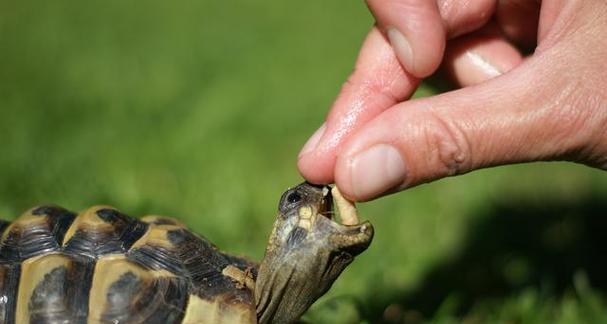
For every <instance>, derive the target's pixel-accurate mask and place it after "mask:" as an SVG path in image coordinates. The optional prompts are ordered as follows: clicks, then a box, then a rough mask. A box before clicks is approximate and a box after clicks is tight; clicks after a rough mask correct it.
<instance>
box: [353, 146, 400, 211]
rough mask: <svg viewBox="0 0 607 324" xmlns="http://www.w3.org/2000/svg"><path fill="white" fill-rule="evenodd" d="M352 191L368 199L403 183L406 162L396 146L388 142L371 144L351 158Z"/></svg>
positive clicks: (357, 196)
mask: <svg viewBox="0 0 607 324" xmlns="http://www.w3.org/2000/svg"><path fill="white" fill-rule="evenodd" d="M349 167H350V176H351V179H352V180H351V181H352V192H353V193H354V195H355V196H356V198H360V199H368V198H372V197H375V196H377V195H379V194H381V193H383V192H385V191H386V190H388V189H391V188H393V187H394V186H396V185H398V184H400V183H402V182H403V181H404V178H405V175H406V169H405V163H404V162H403V159H402V157H401V155H400V153H399V152H398V150H397V149H396V148H394V147H393V146H391V145H388V144H377V145H374V146H371V147H370V148H368V149H366V150H365V151H362V152H360V153H358V154H357V155H355V156H354V157H353V158H352V159H351V160H350V165H349Z"/></svg>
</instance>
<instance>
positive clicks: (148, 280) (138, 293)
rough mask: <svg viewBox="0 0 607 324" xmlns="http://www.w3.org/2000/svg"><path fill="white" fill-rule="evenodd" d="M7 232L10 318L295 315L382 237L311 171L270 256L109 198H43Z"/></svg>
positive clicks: (2, 315) (225, 319)
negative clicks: (55, 202) (83, 203)
mask: <svg viewBox="0 0 607 324" xmlns="http://www.w3.org/2000/svg"><path fill="white" fill-rule="evenodd" d="M334 202H335V204H336V208H335V209H336V211H337V212H339V214H340V219H341V223H339V222H338V221H337V220H336V217H335V212H333V211H332V210H333V203H334ZM0 232H1V233H2V236H1V241H0V323H19V324H20V323H148V324H152V323H162V324H166V323H188V324H194V323H292V322H295V321H297V320H298V319H299V318H300V317H301V315H302V314H303V313H304V312H305V311H306V310H307V309H308V308H309V307H310V306H311V305H312V303H313V302H314V301H316V300H317V299H318V298H319V297H320V296H322V295H323V294H324V293H325V292H326V291H327V290H328V289H329V288H330V287H331V285H332V284H333V282H334V281H335V280H336V278H337V277H338V276H339V274H340V273H341V272H342V271H343V270H344V269H345V267H346V266H347V265H348V264H350V263H351V262H352V261H353V259H354V257H355V256H357V255H358V254H360V253H361V252H362V251H364V250H365V249H366V248H367V247H368V246H369V244H370V242H371V240H372V238H373V227H372V225H371V224H370V223H369V222H364V223H362V224H359V222H358V219H357V216H356V210H355V209H354V206H353V205H352V204H351V203H350V202H348V201H347V200H345V199H344V198H343V197H342V196H341V195H340V194H339V191H338V190H337V189H336V188H335V187H333V189H331V188H330V187H328V186H320V185H313V184H310V183H306V182H304V183H302V184H300V185H298V186H296V187H294V188H291V189H288V190H287V191H285V192H284V193H283V195H282V197H281V199H280V202H279V206H278V216H277V218H276V221H275V223H274V226H273V229H272V232H271V234H270V237H269V240H268V245H267V248H266V252H265V255H264V258H263V260H262V262H261V263H260V264H257V263H255V262H253V261H251V260H249V259H247V258H245V257H237V256H233V255H231V254H229V253H225V252H222V251H220V250H219V249H218V248H217V247H216V246H215V245H213V244H212V243H211V242H209V241H208V240H207V239H205V238H204V237H203V236H199V235H197V234H195V233H193V232H191V231H189V230H188V229H187V228H186V227H184V226H183V225H182V224H181V223H179V222H178V221H176V220H174V219H171V218H167V217H162V216H146V217H143V218H141V219H135V218H131V217H129V216H126V215H125V214H123V213H121V212H120V211H118V210H116V209H114V208H112V207H109V206H95V207H91V208H89V209H87V210H85V211H84V212H81V213H80V214H79V215H76V214H74V213H72V212H70V211H68V210H66V209H63V208H61V207H58V206H52V205H49V206H40V207H35V208H32V209H30V210H29V211H27V212H25V213H24V214H23V215H22V216H20V217H19V218H17V219H16V220H14V221H13V222H12V223H8V222H4V221H2V222H0Z"/></svg>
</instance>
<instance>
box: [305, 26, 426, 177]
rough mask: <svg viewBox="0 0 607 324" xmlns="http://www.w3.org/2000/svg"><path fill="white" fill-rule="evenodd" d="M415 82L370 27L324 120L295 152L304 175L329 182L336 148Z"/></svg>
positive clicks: (406, 93)
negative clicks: (356, 57)
mask: <svg viewBox="0 0 607 324" xmlns="http://www.w3.org/2000/svg"><path fill="white" fill-rule="evenodd" d="M418 84H419V79H418V78H416V77H414V76H412V75H411V74H409V73H407V72H406V71H405V70H404V69H403V68H402V66H401V65H400V63H399V62H398V59H397V58H396V56H395V54H394V51H393V49H392V47H391V46H390V44H389V42H388V41H387V40H386V38H385V37H384V36H383V35H382V34H381V32H380V31H379V30H378V29H377V28H375V27H374V28H373V29H372V30H371V32H370V33H369V34H368V35H367V38H366V39H365V42H364V43H363V46H362V48H361V50H360V54H359V56H358V59H357V61H356V65H355V69H354V71H353V73H352V75H350V77H349V78H348V80H347V81H346V83H345V84H344V86H343V87H342V89H341V91H340V93H339V95H338V97H337V99H336V100H335V103H334V104H333V106H332V107H331V110H330V111H329V115H328V116H327V121H326V122H325V124H324V125H323V126H321V128H320V129H319V130H318V131H317V132H316V133H315V134H314V135H313V136H312V137H311V138H310V140H309V141H308V143H306V145H304V148H303V149H302V151H301V152H300V154H299V159H298V163H297V165H298V168H299V171H300V172H301V174H302V175H303V176H304V178H306V179H307V180H308V181H311V182H314V183H331V182H333V180H334V178H333V177H334V172H333V171H334V170H333V169H334V166H335V161H336V156H337V154H338V152H337V150H338V148H339V147H341V146H342V144H343V143H344V142H345V141H346V140H347V139H348V137H349V136H350V135H351V134H352V133H354V132H356V130H357V129H359V128H360V127H362V125H364V124H365V123H366V122H368V121H370V120H371V119H373V118H374V117H375V116H377V115H379V114H380V113H381V112H382V111H384V110H386V109H388V108H389V107H391V106H393V105H395V104H396V103H398V102H401V101H403V100H405V99H407V98H408V97H410V96H411V94H412V93H413V92H414V91H415V89H416V88H417V85H418Z"/></svg>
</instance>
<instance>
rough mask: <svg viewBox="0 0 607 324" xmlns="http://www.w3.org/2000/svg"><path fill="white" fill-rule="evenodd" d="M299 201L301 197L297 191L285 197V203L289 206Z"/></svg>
mask: <svg viewBox="0 0 607 324" xmlns="http://www.w3.org/2000/svg"><path fill="white" fill-rule="evenodd" d="M299 201H301V195H300V194H299V193H298V192H297V191H293V192H292V193H290V194H289V195H288V196H287V202H288V203H289V204H294V203H297V202H299Z"/></svg>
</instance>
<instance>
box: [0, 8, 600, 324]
mask: <svg viewBox="0 0 607 324" xmlns="http://www.w3.org/2000/svg"><path fill="white" fill-rule="evenodd" d="M371 24H372V18H371V16H370V15H369V14H368V13H367V10H366V7H365V6H364V4H363V3H362V2H358V1H348V2H347V1H321V0H312V1H297V2H292V1H278V0H272V1H247V0H239V1H187V0H179V1H172V2H171V1H145V2H144V1H124V0H121V1H116V0H111V1H65V0H57V1H7V0H2V1H0V45H1V47H0V148H1V151H0V156H1V157H0V183H1V184H2V185H1V186H0V215H1V216H2V217H3V218H8V219H10V218H13V217H14V216H15V215H18V214H19V213H20V212H22V211H23V210H25V209H27V208H28V207H30V206H32V205H36V204H41V203H45V202H54V203H56V204H59V205H63V206H65V207H68V208H70V209H73V210H81V209H83V208H85V207H87V206H90V205H93V204H111V205H114V206H117V207H119V208H120V209H122V210H123V211H125V212H127V213H129V214H131V215H142V214H147V213H155V214H165V215H171V216H175V217H178V218H180V219H181V220H182V221H183V222H185V223H186V224H188V225H189V226H191V227H192V228H193V229H194V230H195V231H197V232H199V233H202V234H204V235H205V236H206V237H208V238H209V239H211V240H212V241H214V242H215V243H216V244H218V245H219V246H220V247H222V248H224V249H225V250H228V251H233V252H235V253H238V254H247V255H250V256H253V257H255V258H256V259H259V258H261V256H262V254H263V250H264V247H265V239H266V237H267V235H268V233H269V230H270V228H271V223H272V222H273V219H274V214H275V210H276V203H277V200H278V198H279V197H280V194H281V193H282V192H283V190H284V189H285V188H287V187H289V186H292V185H295V184H297V183H298V182H300V181H301V178H300V176H299V174H298V172H297V169H296V167H295V164H296V157H297V153H298V150H299V148H300V147H301V145H302V144H303V143H304V142H305V140H306V139H307V137H308V136H309V135H310V134H311V133H312V132H313V131H314V130H315V129H316V128H317V127H318V126H319V125H320V124H321V123H322V120H323V118H324V116H325V113H326V111H327V109H328V107H329V106H330V104H331V102H332V100H333V98H334V96H335V95H336V93H337V91H338V90H339V88H340V86H341V83H342V82H343V81H344V80H345V78H346V76H347V75H348V73H349V72H350V71H351V69H352V65H353V62H354V59H355V57H356V53H357V49H358V47H359V46H360V44H361V41H362V39H363V37H364V35H365V33H366V31H367V30H368V28H369V27H370V25H371ZM431 92H432V89H431V88H430V87H427V86H425V87H424V88H423V89H422V90H421V91H420V92H419V93H418V95H425V94H426V95H427V94H429V93H431ZM606 193H607V174H606V173H605V172H601V171H598V170H593V169H590V168H587V167H584V166H580V165H573V164H567V163H541V164H533V165H519V166H510V167H502V168H496V169H490V170H483V171H479V172H474V173H472V174H469V175H466V176H461V177H458V178H452V179H446V180H443V181H439V182H438V183H434V184H429V185H424V186H421V187H418V188H414V189H412V190H409V191H407V192H406V193H402V194H398V195H393V196H391V197H387V198H385V199H381V200H379V201H376V202H371V203H365V204H361V205H360V209H361V213H362V215H363V218H365V219H370V220H371V221H372V222H373V223H374V224H375V226H376V238H375V241H374V242H373V244H372V246H371V247H370V249H369V250H368V252H366V253H365V254H363V255H362V256H361V257H360V258H359V259H357V261H356V262H355V263H354V264H353V265H352V266H351V268H349V269H348V270H347V271H346V273H345V274H344V275H343V277H342V278H341V279H340V280H339V281H338V282H337V283H336V284H335V286H334V288H333V289H332V290H331V292H330V293H329V294H328V295H327V296H326V297H324V298H323V299H322V300H321V301H319V302H318V303H317V304H316V305H315V306H314V307H313V309H312V310H311V311H310V312H309V313H308V314H307V316H306V319H307V321H308V322H311V323H358V322H367V323H418V322H425V321H433V322H440V323H451V322H465V323H485V322H492V323H493V322H495V323H555V322H560V323H574V322H605V321H607V309H606V308H605V299H604V298H603V296H604V294H605V293H604V292H605V288H607V277H606V276H605V273H607V261H606V256H607V245H606V244H605V239H604V238H605V233H607V219H606V218H605V216H607V215H606V214H607V212H606V211H607V199H606V198H605V197H607V195H606Z"/></svg>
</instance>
